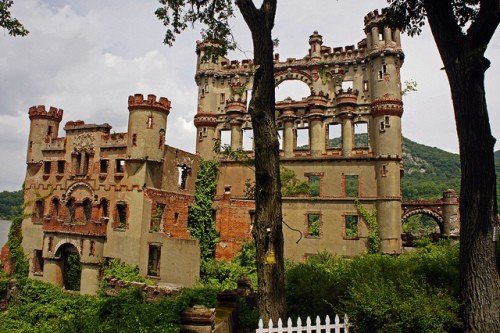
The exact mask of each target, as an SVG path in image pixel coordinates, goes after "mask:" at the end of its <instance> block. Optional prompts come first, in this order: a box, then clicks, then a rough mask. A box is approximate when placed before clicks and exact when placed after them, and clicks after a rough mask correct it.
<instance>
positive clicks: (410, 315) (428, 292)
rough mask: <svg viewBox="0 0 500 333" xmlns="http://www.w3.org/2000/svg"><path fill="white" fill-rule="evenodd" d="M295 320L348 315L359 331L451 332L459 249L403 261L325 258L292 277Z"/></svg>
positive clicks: (293, 270) (437, 249) (443, 247)
mask: <svg viewBox="0 0 500 333" xmlns="http://www.w3.org/2000/svg"><path fill="white" fill-rule="evenodd" d="M286 288H287V289H286V292H287V302H288V311H289V314H290V315H292V316H301V317H302V318H303V317H304V316H312V317H314V316H316V315H319V316H321V317H323V316H325V315H327V314H328V315H330V316H332V315H333V314H343V313H347V315H348V316H349V320H350V321H351V322H353V325H354V332H449V331H452V330H453V329H457V328H458V327H460V321H459V319H458V312H459V305H460V303H459V297H458V294H459V293H458V244H452V243H450V242H447V243H441V244H437V245H430V246H428V247H426V248H423V249H419V250H418V251H416V252H412V253H405V254H403V255H401V256H387V255H380V254H366V255H362V256H359V257H356V258H353V259H342V258H338V257H335V256H332V255H330V254H328V253H319V254H318V255H316V256H314V257H312V258H310V259H309V260H308V261H307V262H306V263H303V264H295V265H290V266H289V267H288V270H287V274H286Z"/></svg>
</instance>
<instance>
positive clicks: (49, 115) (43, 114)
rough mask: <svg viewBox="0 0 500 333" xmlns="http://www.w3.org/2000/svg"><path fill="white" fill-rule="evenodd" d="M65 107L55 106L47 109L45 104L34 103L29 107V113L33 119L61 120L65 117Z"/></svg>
mask: <svg viewBox="0 0 500 333" xmlns="http://www.w3.org/2000/svg"><path fill="white" fill-rule="evenodd" d="M63 113H64V111H63V109H58V108H55V107H53V106H51V107H50V108H49V111H46V109H45V105H38V106H37V105H34V106H32V107H30V108H29V111H28V114H29V118H30V119H31V120H33V119H49V120H55V121H57V122H60V121H61V120H62V117H63Z"/></svg>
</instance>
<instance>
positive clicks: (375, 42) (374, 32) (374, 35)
mask: <svg viewBox="0 0 500 333" xmlns="http://www.w3.org/2000/svg"><path fill="white" fill-rule="evenodd" d="M378 34H379V32H378V27H377V26H376V25H374V26H372V41H373V48H374V49H376V48H377V47H378V44H379V37H378Z"/></svg>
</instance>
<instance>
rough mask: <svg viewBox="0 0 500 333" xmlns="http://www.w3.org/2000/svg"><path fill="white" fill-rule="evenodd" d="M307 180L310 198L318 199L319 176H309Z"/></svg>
mask: <svg viewBox="0 0 500 333" xmlns="http://www.w3.org/2000/svg"><path fill="white" fill-rule="evenodd" d="M308 178H309V196H310V197H319V195H320V186H321V176H318V175H310V176H308Z"/></svg>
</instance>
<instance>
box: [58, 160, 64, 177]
mask: <svg viewBox="0 0 500 333" xmlns="http://www.w3.org/2000/svg"><path fill="white" fill-rule="evenodd" d="M65 164H66V162H65V161H57V173H58V174H63V173H64V166H65Z"/></svg>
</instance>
